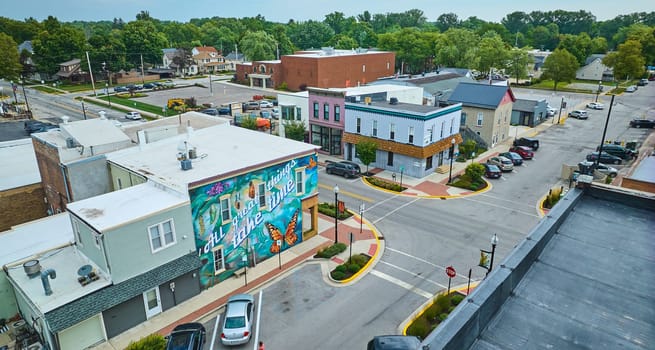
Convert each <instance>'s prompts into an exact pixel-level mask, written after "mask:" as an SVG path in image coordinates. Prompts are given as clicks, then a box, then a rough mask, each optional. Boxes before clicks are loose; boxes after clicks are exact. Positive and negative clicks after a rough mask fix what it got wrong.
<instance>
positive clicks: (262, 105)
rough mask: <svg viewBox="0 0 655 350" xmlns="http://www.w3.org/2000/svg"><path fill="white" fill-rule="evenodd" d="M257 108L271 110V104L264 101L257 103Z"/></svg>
mask: <svg viewBox="0 0 655 350" xmlns="http://www.w3.org/2000/svg"><path fill="white" fill-rule="evenodd" d="M259 108H273V103H272V102H270V101H266V100H262V101H259Z"/></svg>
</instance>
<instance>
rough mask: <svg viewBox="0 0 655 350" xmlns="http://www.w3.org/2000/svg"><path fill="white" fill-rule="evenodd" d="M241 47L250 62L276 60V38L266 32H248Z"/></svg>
mask: <svg viewBox="0 0 655 350" xmlns="http://www.w3.org/2000/svg"><path fill="white" fill-rule="evenodd" d="M239 47H240V48H241V52H243V54H244V55H245V56H246V58H247V59H248V60H250V61H263V60H273V59H275V38H274V37H273V36H272V35H270V34H268V33H266V32H265V31H258V32H247V33H246V35H244V36H243V39H241V42H240V43H239Z"/></svg>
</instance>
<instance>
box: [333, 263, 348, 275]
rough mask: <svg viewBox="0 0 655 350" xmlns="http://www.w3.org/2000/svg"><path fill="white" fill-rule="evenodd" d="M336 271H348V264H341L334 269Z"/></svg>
mask: <svg viewBox="0 0 655 350" xmlns="http://www.w3.org/2000/svg"><path fill="white" fill-rule="evenodd" d="M334 271H339V272H343V273H346V265H343V264H342V265H339V266H337V267H336V268H335V269H334Z"/></svg>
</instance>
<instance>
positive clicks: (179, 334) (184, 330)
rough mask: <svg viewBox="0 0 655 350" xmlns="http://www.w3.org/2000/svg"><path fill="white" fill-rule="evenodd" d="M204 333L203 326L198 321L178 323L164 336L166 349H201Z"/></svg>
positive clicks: (203, 342)
mask: <svg viewBox="0 0 655 350" xmlns="http://www.w3.org/2000/svg"><path fill="white" fill-rule="evenodd" d="M205 333H206V332H205V327H204V326H203V325H202V324H200V323H196V322H193V323H184V324H181V325H178V326H176V327H175V328H174V329H173V331H172V332H171V334H169V335H168V336H167V337H166V350H202V347H203V344H205Z"/></svg>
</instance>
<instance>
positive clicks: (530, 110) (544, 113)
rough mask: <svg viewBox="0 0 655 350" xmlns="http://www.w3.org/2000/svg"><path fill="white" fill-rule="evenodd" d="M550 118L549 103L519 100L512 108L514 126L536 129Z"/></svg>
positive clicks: (542, 100) (511, 121)
mask: <svg viewBox="0 0 655 350" xmlns="http://www.w3.org/2000/svg"><path fill="white" fill-rule="evenodd" d="M547 117H548V101H546V99H541V100H525V99H520V98H517V99H516V101H514V105H513V106H512V119H511V120H510V124H512V125H525V126H529V127H531V128H532V127H535V126H537V125H539V124H541V123H543V122H544V120H546V118H547Z"/></svg>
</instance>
